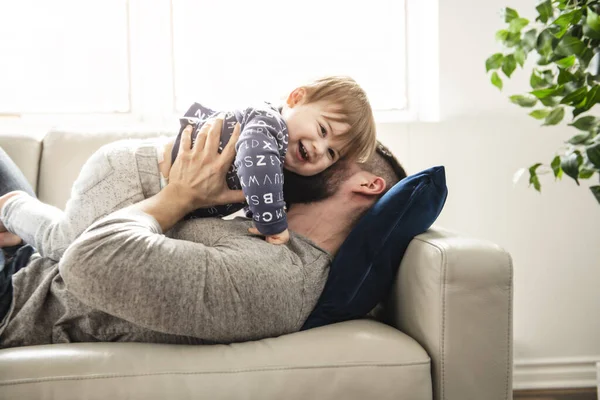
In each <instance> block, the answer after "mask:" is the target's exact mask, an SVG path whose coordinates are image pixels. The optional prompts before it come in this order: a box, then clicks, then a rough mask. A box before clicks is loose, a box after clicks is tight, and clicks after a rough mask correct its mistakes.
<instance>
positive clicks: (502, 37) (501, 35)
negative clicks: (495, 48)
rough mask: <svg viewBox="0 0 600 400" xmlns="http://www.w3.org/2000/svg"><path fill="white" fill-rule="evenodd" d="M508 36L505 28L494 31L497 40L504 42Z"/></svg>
mask: <svg viewBox="0 0 600 400" xmlns="http://www.w3.org/2000/svg"><path fill="white" fill-rule="evenodd" d="M507 38H508V31H507V30H505V29H500V30H499V31H498V32H496V40H497V41H499V42H504V41H505V40H506V39H507Z"/></svg>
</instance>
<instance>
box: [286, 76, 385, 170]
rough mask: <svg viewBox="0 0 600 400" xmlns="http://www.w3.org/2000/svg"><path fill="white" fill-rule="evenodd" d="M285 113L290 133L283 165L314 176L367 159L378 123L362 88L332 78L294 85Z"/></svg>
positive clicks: (371, 151) (371, 149)
mask: <svg viewBox="0 0 600 400" xmlns="http://www.w3.org/2000/svg"><path fill="white" fill-rule="evenodd" d="M282 115H283V117H284V119H285V121H286V124H287V127H288V133H289V142H288V151H287V154H286V158H285V168H286V169H287V170H289V171H291V172H294V173H296V174H298V175H302V176H313V175H316V174H318V173H320V172H322V171H324V170H325V169H327V168H329V167H330V166H331V165H333V164H335V163H336V162H337V161H338V160H340V159H346V160H354V161H359V162H364V161H366V160H367V159H368V158H369V157H370V155H371V154H372V153H373V150H374V148H375V143H376V139H375V121H374V118H373V112H372V110H371V106H370V104H369V101H368V99H367V96H366V94H365V92H364V91H363V90H362V88H361V87H360V86H359V85H358V84H357V83H356V82H355V81H354V80H353V79H352V78H349V77H343V76H331V77H326V78H322V79H318V80H315V81H313V82H311V83H309V84H306V85H303V86H300V87H298V88H296V89H294V90H293V91H292V92H291V93H290V94H289V96H288V97H287V100H286V102H285V105H284V107H283V109H282Z"/></svg>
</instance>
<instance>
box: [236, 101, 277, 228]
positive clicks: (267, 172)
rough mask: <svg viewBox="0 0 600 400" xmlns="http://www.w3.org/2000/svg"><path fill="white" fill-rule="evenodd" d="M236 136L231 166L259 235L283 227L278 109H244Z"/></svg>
mask: <svg viewBox="0 0 600 400" xmlns="http://www.w3.org/2000/svg"><path fill="white" fill-rule="evenodd" d="M242 126H243V129H242V132H241V133H240V138H239V139H238V142H237V145H236V150H237V155H236V159H235V167H236V168H237V174H238V177H239V179H240V184H241V186H242V190H243V192H244V196H245V197H246V202H247V203H248V207H249V208H250V210H251V211H252V218H253V219H254V224H255V225H256V228H257V229H258V230H259V231H260V233H262V234H263V235H275V234H277V233H281V232H283V231H284V230H286V229H287V217H286V214H285V210H284V206H285V201H284V198H283V164H282V162H281V159H280V154H279V151H278V146H279V143H278V142H277V138H278V137H282V136H284V135H285V136H287V126H286V124H285V122H284V121H283V118H282V117H281V115H280V114H279V113H275V112H270V111H267V110H258V109H250V110H247V111H246V115H245V117H244V123H243V124H242Z"/></svg>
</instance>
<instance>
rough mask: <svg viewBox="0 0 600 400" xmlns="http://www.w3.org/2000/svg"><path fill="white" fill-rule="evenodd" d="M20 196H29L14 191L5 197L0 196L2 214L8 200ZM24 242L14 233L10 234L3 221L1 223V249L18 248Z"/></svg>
mask: <svg viewBox="0 0 600 400" xmlns="http://www.w3.org/2000/svg"><path fill="white" fill-rule="evenodd" d="M20 194H26V195H27V193H25V192H23V191H20V190H14V191H12V192H8V193H6V194H5V195H3V196H0V212H1V211H2V208H3V207H4V204H6V202H7V201H8V199H10V198H11V197H14V196H18V195H20ZM22 241H23V240H22V239H21V238H20V237H18V236H17V235H15V234H14V233H11V232H8V230H7V229H6V227H5V226H4V224H3V223H2V221H0V249H1V248H3V247H11V246H16V245H18V244H21V242H22Z"/></svg>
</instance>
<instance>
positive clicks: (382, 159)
mask: <svg viewBox="0 0 600 400" xmlns="http://www.w3.org/2000/svg"><path fill="white" fill-rule="evenodd" d="M361 168H362V169H363V170H365V171H368V172H370V173H372V174H373V175H377V176H380V177H382V178H383V179H384V180H385V183H386V185H385V190H384V192H383V193H381V196H383V195H384V194H385V193H387V191H388V190H390V189H391V188H392V187H393V186H394V185H395V184H396V183H398V182H400V181H401V180H402V179H404V178H406V171H404V168H402V165H401V164H400V162H399V161H398V159H397V158H396V157H395V156H394V155H393V154H392V152H391V151H390V149H388V148H387V147H386V146H384V145H383V143H381V142H380V141H377V147H376V148H375V153H374V154H373V156H371V158H370V159H369V160H368V161H367V162H365V163H364V164H361Z"/></svg>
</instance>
